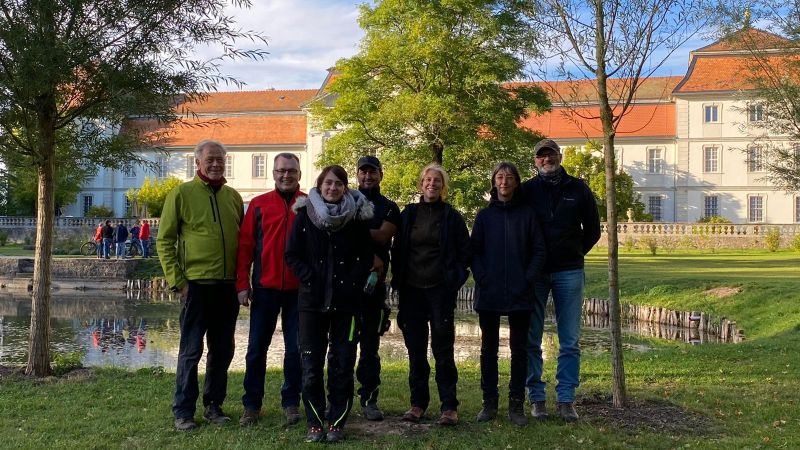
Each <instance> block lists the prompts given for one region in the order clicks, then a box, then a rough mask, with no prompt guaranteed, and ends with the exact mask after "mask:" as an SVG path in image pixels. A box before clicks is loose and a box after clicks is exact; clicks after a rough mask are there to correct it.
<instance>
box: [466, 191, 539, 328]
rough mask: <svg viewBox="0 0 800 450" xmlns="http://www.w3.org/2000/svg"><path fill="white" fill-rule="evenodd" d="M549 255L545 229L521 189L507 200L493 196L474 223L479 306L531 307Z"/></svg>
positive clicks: (506, 309) (508, 309)
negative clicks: (543, 231) (534, 288)
mask: <svg viewBox="0 0 800 450" xmlns="http://www.w3.org/2000/svg"><path fill="white" fill-rule="evenodd" d="M545 257H546V250H545V243H544V235H543V234H542V229H541V227H540V225H539V222H538V221H537V220H536V213H535V212H534V211H533V208H531V206H530V205H528V204H527V203H526V202H525V201H524V200H523V199H522V192H518V193H517V194H516V195H515V196H514V197H513V198H512V199H511V201H508V202H503V201H500V200H498V199H497V198H496V196H493V197H492V200H491V201H490V203H489V206H488V207H487V208H484V209H482V210H481V211H480V212H478V216H477V217H476V218H475V225H474V226H473V227H472V276H473V278H475V287H476V290H475V304H474V308H475V310H476V311H479V312H480V311H492V312H499V313H510V312H514V311H532V310H533V303H534V299H535V297H534V291H533V283H534V281H535V280H536V278H537V277H539V276H540V273H541V271H542V269H543V268H544V262H545Z"/></svg>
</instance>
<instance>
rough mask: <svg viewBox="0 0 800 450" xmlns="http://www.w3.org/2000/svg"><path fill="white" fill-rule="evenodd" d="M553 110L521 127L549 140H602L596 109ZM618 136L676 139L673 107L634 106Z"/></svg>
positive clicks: (532, 117) (629, 111)
mask: <svg viewBox="0 0 800 450" xmlns="http://www.w3.org/2000/svg"><path fill="white" fill-rule="evenodd" d="M575 111H576V113H572V111H571V110H570V109H569V108H565V107H554V108H553V110H552V111H551V112H548V113H545V114H542V115H540V116H533V115H532V116H530V117H528V118H526V119H524V120H523V121H522V122H521V123H520V126H523V127H525V128H528V129H530V130H533V131H538V132H539V133H541V134H542V135H544V136H546V137H548V138H552V139H559V138H560V139H564V138H602V137H603V127H602V126H601V125H600V119H599V118H598V119H582V118H581V116H583V117H599V115H600V110H599V108H598V107H596V106H587V107H584V108H577V109H576V110H575ZM617 137H618V138H621V137H675V104H674V103H658V104H652V103H651V104H634V105H632V106H631V108H630V109H629V110H628V113H627V114H626V115H625V117H624V118H623V119H622V121H621V122H620V125H619V128H618V129H617Z"/></svg>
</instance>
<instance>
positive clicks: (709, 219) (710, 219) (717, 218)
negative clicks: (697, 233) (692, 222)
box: [697, 216, 733, 224]
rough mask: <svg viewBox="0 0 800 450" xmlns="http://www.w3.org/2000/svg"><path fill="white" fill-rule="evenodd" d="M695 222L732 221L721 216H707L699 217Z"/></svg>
mask: <svg viewBox="0 0 800 450" xmlns="http://www.w3.org/2000/svg"><path fill="white" fill-rule="evenodd" d="M697 223H712V224H714V223H733V222H731V221H730V219H726V218H725V217H722V216H708V217H701V218H699V219H697Z"/></svg>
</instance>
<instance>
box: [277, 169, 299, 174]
mask: <svg viewBox="0 0 800 450" xmlns="http://www.w3.org/2000/svg"><path fill="white" fill-rule="evenodd" d="M273 172H275V173H277V174H278V175H281V176H284V175H297V169H275V170H273Z"/></svg>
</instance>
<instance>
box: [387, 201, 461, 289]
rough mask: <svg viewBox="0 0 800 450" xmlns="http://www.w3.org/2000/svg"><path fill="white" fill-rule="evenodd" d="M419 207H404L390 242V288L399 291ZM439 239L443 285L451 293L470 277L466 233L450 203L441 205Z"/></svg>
mask: <svg viewBox="0 0 800 450" xmlns="http://www.w3.org/2000/svg"><path fill="white" fill-rule="evenodd" d="M418 207H419V205H417V204H416V203H412V204H409V205H406V207H405V209H403V212H402V213H400V226H399V227H398V229H397V234H396V235H395V237H394V242H393V243H392V287H393V288H395V289H400V288H402V287H403V285H404V284H405V282H406V277H407V274H408V254H409V242H411V228H412V226H413V225H414V220H416V217H417V209H418ZM442 214H444V218H443V220H442V229H441V236H440V238H439V243H440V245H441V255H442V256H441V257H442V261H441V267H443V268H444V285H445V288H446V289H447V290H448V291H450V292H455V291H457V290H458V289H460V288H461V286H463V285H464V283H465V282H466V281H467V278H468V277H469V264H470V262H471V258H472V255H471V248H470V241H469V231H468V230H467V225H466V223H464V218H463V217H461V214H460V213H459V212H458V211H456V209H455V208H453V207H452V206H451V205H450V204H449V203H445V204H444V212H443V213H442Z"/></svg>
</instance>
